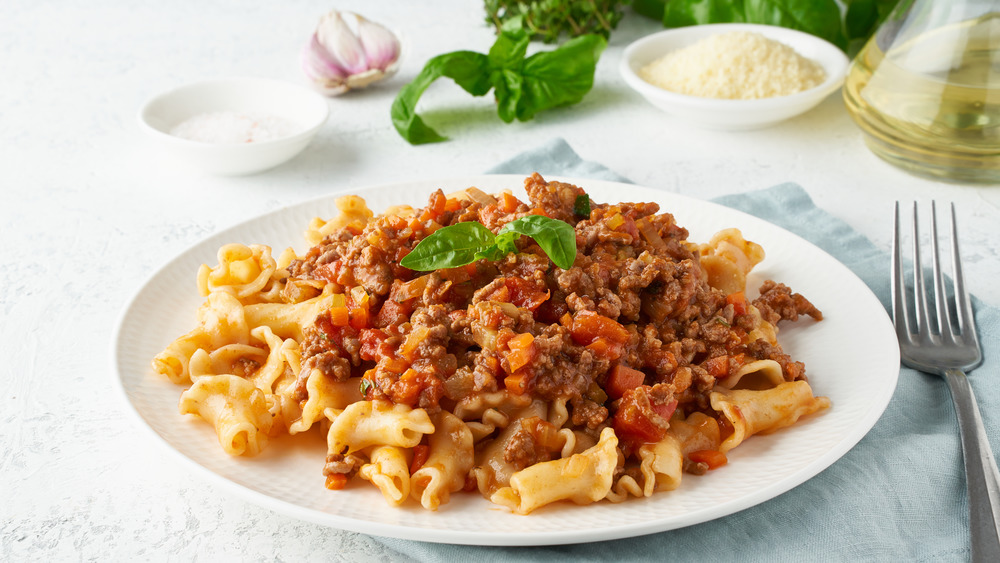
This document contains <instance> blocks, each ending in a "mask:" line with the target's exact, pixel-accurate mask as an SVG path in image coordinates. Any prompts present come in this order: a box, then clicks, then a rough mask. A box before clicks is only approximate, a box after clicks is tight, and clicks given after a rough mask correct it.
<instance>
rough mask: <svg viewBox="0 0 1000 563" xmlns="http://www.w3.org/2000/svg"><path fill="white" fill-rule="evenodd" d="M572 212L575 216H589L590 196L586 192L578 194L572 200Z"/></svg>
mask: <svg viewBox="0 0 1000 563" xmlns="http://www.w3.org/2000/svg"><path fill="white" fill-rule="evenodd" d="M573 214H574V215H576V216H577V217H590V196H589V195H587V194H580V195H578V196H576V201H575V202H573Z"/></svg>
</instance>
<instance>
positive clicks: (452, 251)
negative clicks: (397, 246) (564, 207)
mask: <svg viewBox="0 0 1000 563" xmlns="http://www.w3.org/2000/svg"><path fill="white" fill-rule="evenodd" d="M521 235H524V236H528V237H531V238H532V239H534V241H535V242H536V243H537V244H538V246H540V247H541V248H542V250H544V251H545V254H547V255H548V257H549V259H550V260H552V262H554V263H555V265H556V266H559V267H560V268H562V269H564V270H568V269H570V268H572V267H573V262H574V261H575V260H576V231H575V230H574V229H573V226H572V225H570V224H569V223H566V222H565V221H560V220H558V219H551V218H549V217H545V216H543V215H526V216H524V217H521V218H520V219H517V220H515V221H511V222H510V223H507V224H506V225H504V226H503V228H501V229H500V232H498V233H497V234H496V235H494V234H493V232H492V231H490V230H489V229H487V228H486V227H485V226H484V225H483V224H482V223H478V222H476V221H467V222H465V223H458V224H455V225H451V226H448V227H442V228H440V229H438V230H437V231H434V233H433V234H432V235H430V236H429V237H427V238H425V239H423V240H422V241H420V243H419V244H417V246H416V247H414V248H413V251H411V252H410V253H409V254H407V255H406V256H404V257H403V259H402V260H401V261H400V262H399V264H400V265H401V266H403V267H404V268H409V269H411V270H418V271H421V272H426V271H430V270H437V269H439V268H457V267H459V266H464V265H466V264H471V263H473V262H475V261H476V260H481V259H485V260H499V259H501V258H503V257H504V256H506V255H507V254H510V253H512V252H513V253H516V252H517V246H516V245H515V244H514V243H515V242H516V241H517V239H518V238H519V237H520V236H521Z"/></svg>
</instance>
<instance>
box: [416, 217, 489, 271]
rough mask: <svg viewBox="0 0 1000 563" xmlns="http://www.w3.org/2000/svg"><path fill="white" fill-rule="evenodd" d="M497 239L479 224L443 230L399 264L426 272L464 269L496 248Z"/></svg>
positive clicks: (449, 227) (473, 223)
mask: <svg viewBox="0 0 1000 563" xmlns="http://www.w3.org/2000/svg"><path fill="white" fill-rule="evenodd" d="M495 238H496V237H495V236H494V235H493V232H492V231H490V230H489V229H487V228H486V227H485V226H483V225H482V224H481V223H477V222H476V221H468V222H465V223H458V224H456V225H451V226H448V227H442V228H440V229H438V230H436V231H434V233H433V234H432V235H430V236H429V237H427V238H425V239H424V240H422V241H420V243H419V244H417V246H416V247H414V248H413V251H411V252H410V253H409V254H407V255H406V256H404V257H403V259H402V260H400V262H399V264H400V265H401V266H403V267H404V268H409V269H411V270H418V271H422V272H426V271H430V270H437V269H438V268H456V267H458V266H464V265H466V264H471V263H473V262H475V261H476V260H478V259H479V258H480V256H479V254H481V253H484V252H486V251H488V250H489V248H490V247H491V246H494V240H495ZM482 257H485V255H484V256H482ZM493 259H494V260H495V259H496V258H493Z"/></svg>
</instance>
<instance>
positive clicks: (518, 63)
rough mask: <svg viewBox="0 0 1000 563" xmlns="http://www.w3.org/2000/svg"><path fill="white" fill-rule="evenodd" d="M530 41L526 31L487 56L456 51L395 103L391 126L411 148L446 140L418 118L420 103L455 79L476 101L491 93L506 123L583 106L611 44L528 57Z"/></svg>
mask: <svg viewBox="0 0 1000 563" xmlns="http://www.w3.org/2000/svg"><path fill="white" fill-rule="evenodd" d="M529 43H530V38H529V36H528V34H527V33H526V32H525V31H524V30H514V31H503V32H502V33H500V35H499V37H497V40H496V43H494V44H493V47H491V48H490V52H489V53H488V54H483V53H477V52H474V51H455V52H452V53H445V54H443V55H438V56H436V57H434V58H432V59H430V60H429V61H427V64H426V65H424V68H423V70H421V71H420V74H418V75H417V77H416V78H414V79H413V81H412V82H410V83H409V84H407V85H406V86H403V88H402V89H401V90H400V91H399V94H398V95H397V96H396V99H395V100H394V101H393V102H392V110H391V116H392V124H393V126H394V127H395V128H396V131H398V132H399V134H400V135H401V136H402V137H403V138H404V139H406V140H407V141H408V142H409V143H410V144H413V145H420V144H423V143H436V142H439V141H444V140H445V139H446V137H444V136H442V135H441V134H439V133H438V132H437V131H435V130H434V129H432V128H431V127H430V126H428V125H427V124H426V123H424V121H423V120H422V119H421V118H420V116H419V115H417V102H418V101H419V100H420V96H421V95H422V94H423V93H424V91H425V90H427V88H428V87H429V86H430V85H431V84H432V83H433V82H434V81H435V80H437V79H438V78H441V77H446V78H451V79H452V80H454V81H455V84H458V85H459V86H461V87H462V89H463V90H465V91H466V92H468V93H470V94H472V95H473V96H485V95H486V94H487V93H488V92H489V91H490V90H491V89H492V90H493V93H494V96H495V97H496V102H497V114H498V115H499V116H500V119H502V120H503V121H504V122H505V123H510V122H512V121H514V119H515V118H516V119H517V120H519V121H528V120H529V119H532V118H533V117H534V116H535V114H536V113H538V112H540V111H543V110H547V109H550V108H554V107H558V106H566V105H571V104H575V103H577V102H579V101H580V100H582V99H583V97H584V95H586V94H587V92H589V91H590V89H591V87H592V86H593V84H594V71H595V70H596V68H597V61H598V59H600V57H601V52H602V51H604V47H605V46H606V45H607V41H606V40H605V39H604V38H603V37H601V36H600V35H589V34H588V35H581V36H580V37H576V38H574V39H570V40H569V41H567V42H566V43H564V44H562V45H561V46H559V48H557V49H555V50H552V51H543V52H539V53H535V54H533V55H531V56H530V57H525V55H526V54H527V51H528V44H529Z"/></svg>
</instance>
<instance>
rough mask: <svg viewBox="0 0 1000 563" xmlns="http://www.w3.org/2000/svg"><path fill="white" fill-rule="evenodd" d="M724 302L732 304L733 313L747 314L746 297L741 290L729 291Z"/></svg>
mask: <svg viewBox="0 0 1000 563" xmlns="http://www.w3.org/2000/svg"><path fill="white" fill-rule="evenodd" d="M726 303H729V304H730V305H732V306H733V314H735V315H745V314H747V297H746V295H744V294H743V292H742V291H737V292H736V293H730V294H729V295H727V296H726Z"/></svg>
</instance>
